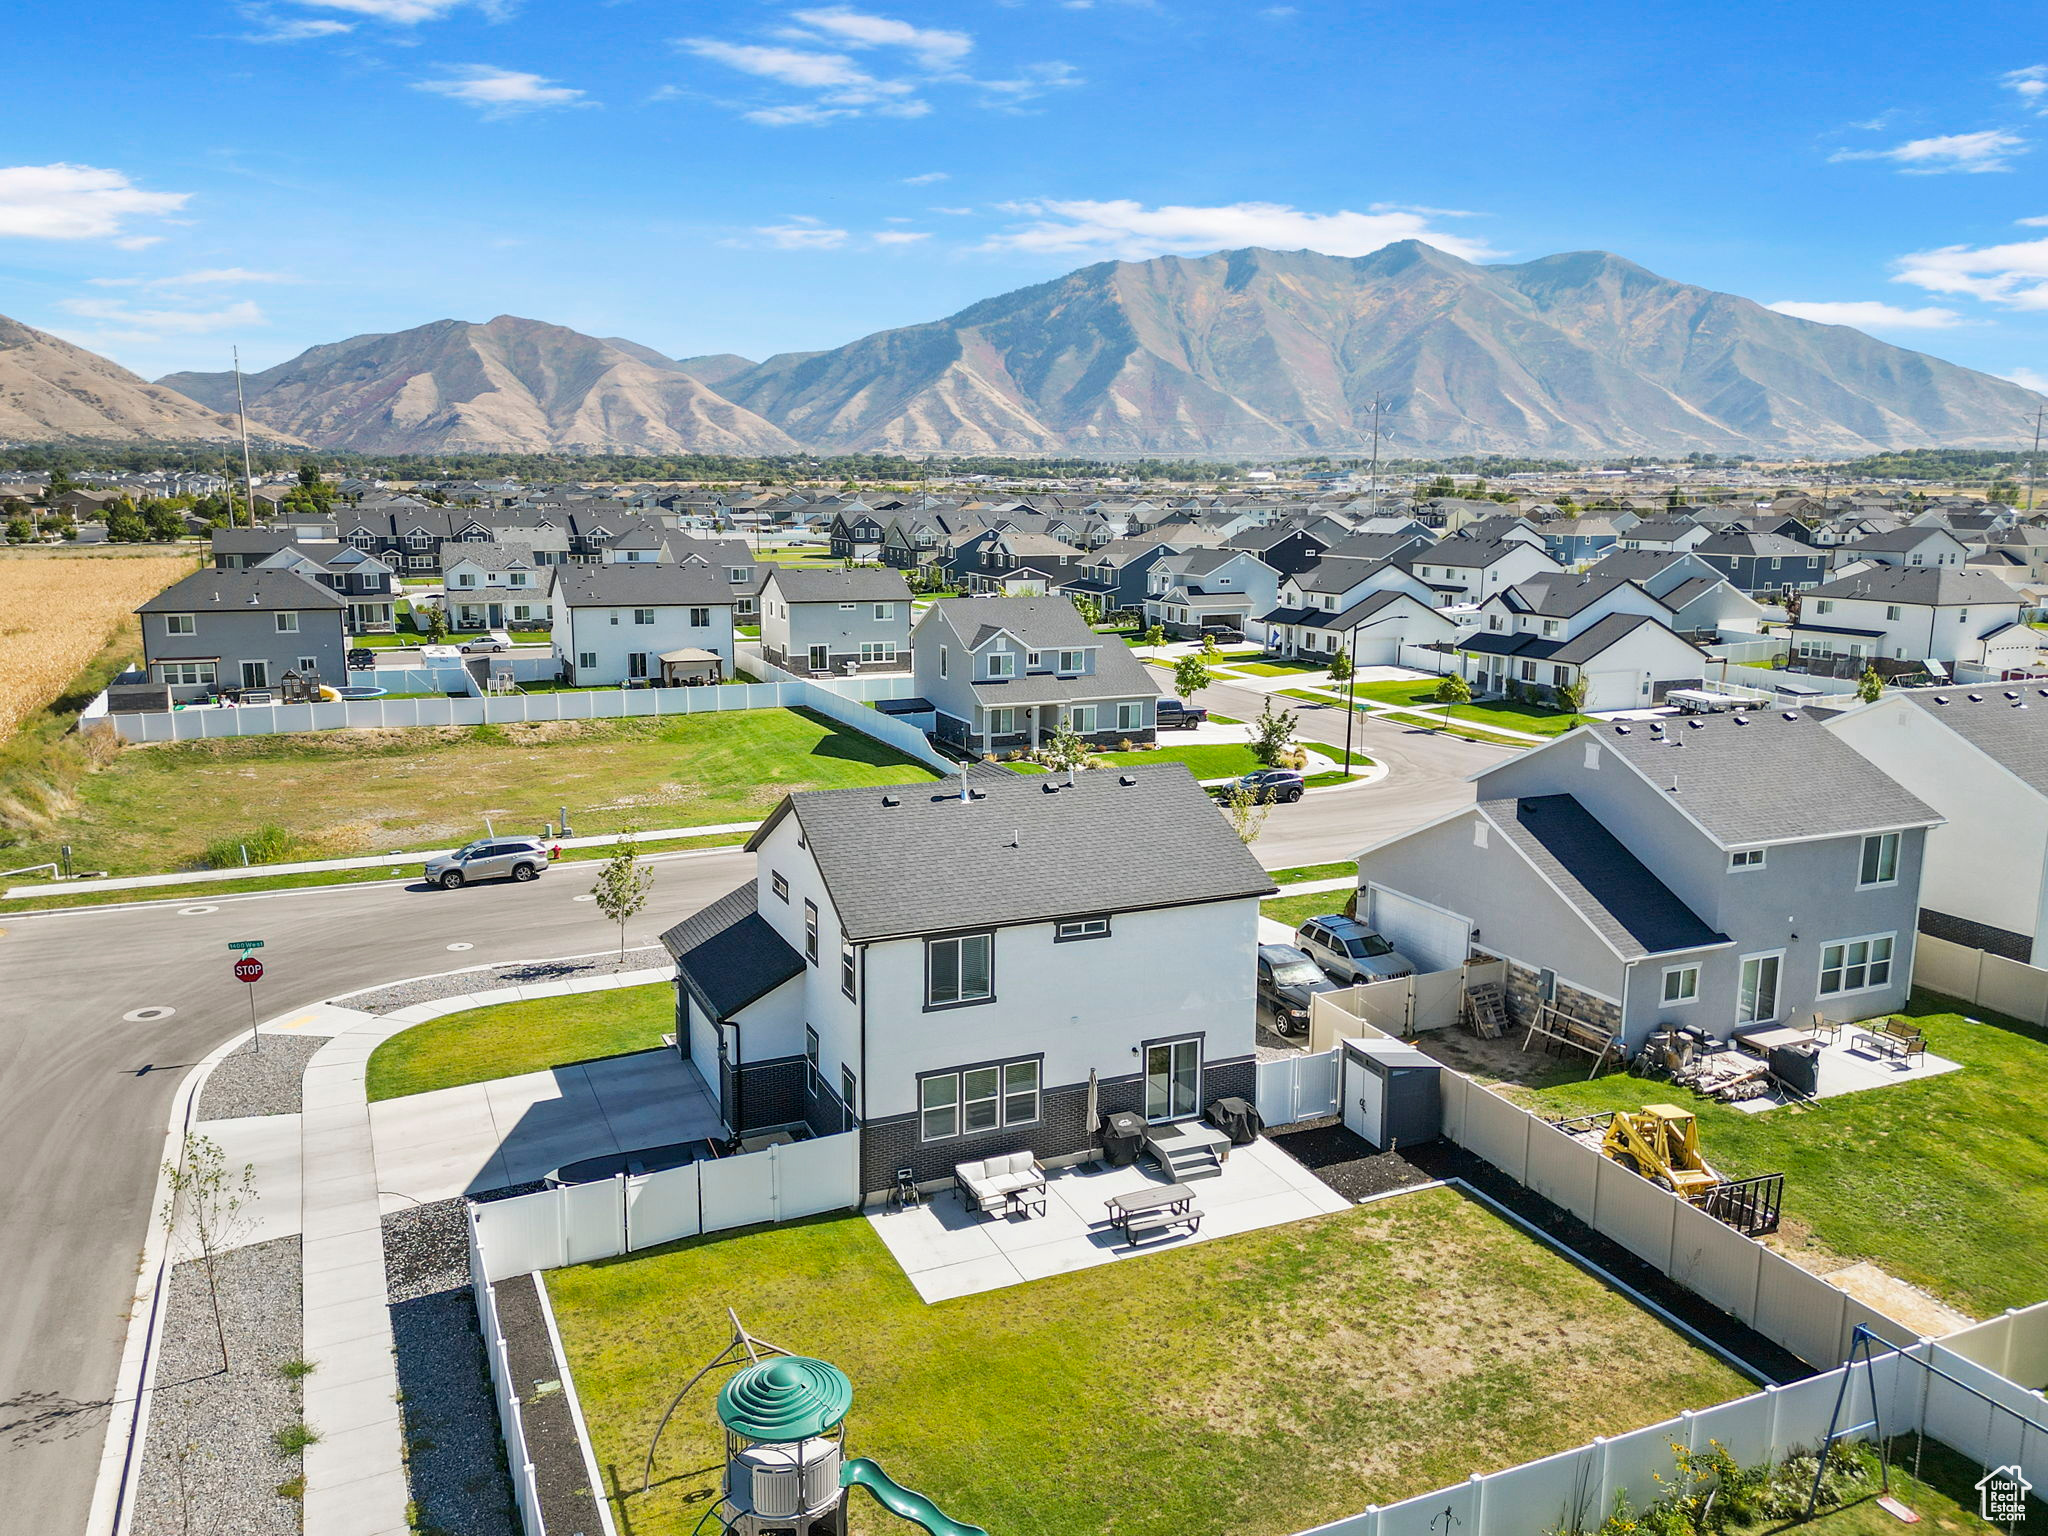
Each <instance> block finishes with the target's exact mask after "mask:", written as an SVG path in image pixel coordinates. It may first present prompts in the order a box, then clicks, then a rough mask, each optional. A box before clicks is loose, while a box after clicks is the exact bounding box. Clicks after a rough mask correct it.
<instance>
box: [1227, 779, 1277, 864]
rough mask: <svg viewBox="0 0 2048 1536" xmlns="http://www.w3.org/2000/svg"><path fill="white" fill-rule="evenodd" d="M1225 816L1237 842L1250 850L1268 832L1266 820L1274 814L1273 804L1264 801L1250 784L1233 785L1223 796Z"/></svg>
mask: <svg viewBox="0 0 2048 1536" xmlns="http://www.w3.org/2000/svg"><path fill="white" fill-rule="evenodd" d="M1223 814H1224V816H1225V817H1227V818H1228V819H1229V822H1230V830H1231V831H1233V832H1235V833H1236V834H1237V840H1238V841H1239V842H1241V843H1243V844H1244V845H1245V846H1246V847H1247V848H1249V847H1250V846H1251V845H1252V844H1253V843H1255V842H1257V841H1258V839H1259V834H1260V833H1261V832H1263V831H1265V830H1266V818H1267V817H1268V816H1270V815H1272V814H1273V802H1272V801H1270V800H1266V799H1262V798H1261V797H1260V796H1259V794H1258V793H1257V791H1255V790H1254V789H1253V788H1252V787H1251V786H1250V785H1249V784H1233V785H1231V786H1230V789H1229V791H1228V792H1227V793H1225V795H1224V796H1223Z"/></svg>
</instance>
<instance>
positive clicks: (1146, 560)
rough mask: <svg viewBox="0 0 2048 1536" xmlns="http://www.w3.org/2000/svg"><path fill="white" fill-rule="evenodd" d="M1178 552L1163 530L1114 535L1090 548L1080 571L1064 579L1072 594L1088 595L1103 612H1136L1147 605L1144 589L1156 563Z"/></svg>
mask: <svg viewBox="0 0 2048 1536" xmlns="http://www.w3.org/2000/svg"><path fill="white" fill-rule="evenodd" d="M1175 553H1178V550H1177V547H1176V546H1175V545H1174V543H1173V542H1172V541H1171V540H1169V539H1168V538H1166V537H1165V536H1164V535H1163V534H1157V533H1141V534H1136V535H1134V536H1132V537H1130V538H1127V539H1114V540H1111V541H1110V542H1109V543H1107V544H1105V545H1103V546H1102V547H1101V548H1100V549H1095V550H1090V551H1089V553H1088V559H1087V561H1086V563H1085V564H1083V565H1082V566H1081V567H1080V571H1079V574H1077V575H1076V576H1074V577H1073V578H1072V579H1071V580H1069V581H1066V582H1064V583H1062V585H1061V586H1060V591H1061V592H1062V593H1064V594H1065V595H1066V596H1068V597H1070V598H1075V597H1085V598H1088V599H1089V600H1090V601H1091V602H1093V603H1094V604H1095V605H1096V606H1097V607H1098V608H1099V609H1100V610H1101V611H1102V612H1103V613H1105V614H1109V613H1136V612H1139V611H1141V610H1142V609H1143V608H1144V606H1145V591H1146V588H1147V586H1148V584H1149V574H1150V572H1151V570H1152V567H1153V566H1154V565H1157V564H1158V563H1159V561H1161V560H1162V559H1164V558H1165V557H1166V556H1168V555H1171V554H1175Z"/></svg>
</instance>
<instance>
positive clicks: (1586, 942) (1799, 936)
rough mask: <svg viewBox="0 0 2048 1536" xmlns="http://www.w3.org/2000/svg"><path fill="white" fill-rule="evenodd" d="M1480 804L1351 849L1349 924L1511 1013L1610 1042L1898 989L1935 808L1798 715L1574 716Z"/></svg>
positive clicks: (1749, 1022) (1863, 1006)
mask: <svg viewBox="0 0 2048 1536" xmlns="http://www.w3.org/2000/svg"><path fill="white" fill-rule="evenodd" d="M1477 784H1478V803H1477V804H1476V805H1472V806H1467V807H1464V808H1463V809H1460V810H1457V811H1454V812H1452V813H1451V814H1449V815H1448V816H1445V817H1442V818H1440V819H1439V820H1437V821H1435V822H1432V823H1430V824H1429V825H1427V826H1424V827H1421V828H1418V829H1417V830H1415V831H1412V832H1408V833H1404V834H1402V835H1400V836H1397V837H1394V838H1390V839H1388V840H1386V841H1385V842H1381V843H1378V844H1375V845H1373V846H1371V847H1369V848H1367V849H1365V850H1364V851H1363V852H1361V853H1360V854H1359V856H1358V865H1359V885H1360V896H1359V908H1358V910H1359V915H1360V916H1361V917H1362V918H1363V919H1364V920H1365V921H1367V922H1368V923H1370V924H1371V925H1372V926H1373V927H1374V928H1376V929H1377V930H1379V931H1380V932H1381V933H1383V934H1384V935H1385V936H1386V937H1387V938H1388V939H1389V940H1391V941H1392V942H1393V944H1394V945H1395V946H1396V947H1397V948H1398V949H1400V950H1401V951H1402V952H1403V953H1405V954H1407V955H1409V956H1410V958H1412V959H1413V960H1414V961H1415V962H1416V964H1417V965H1418V967H1421V968H1423V969H1438V968H1448V967H1451V966H1455V965H1458V964H1460V963H1462V962H1463V961H1464V960H1465V959H1466V958H1467V957H1468V956H1470V957H1483V958H1487V959H1505V960H1506V961H1507V962H1508V988H1507V991H1508V996H1509V1004H1510V1007H1511V1009H1512V1011H1513V1012H1514V1014H1515V1016H1516V1018H1517V1019H1518V1020H1519V1021H1522V1022H1526V1021H1527V1020H1528V1019H1529V1018H1530V1017H1531V1016H1532V1015H1533V1014H1534V1013H1535V1011H1536V1010H1537V1009H1538V1008H1539V1007H1541V1006H1543V1005H1545V1004H1548V1005H1551V1006H1553V1007H1555V1008H1556V1009H1558V1010H1560V1011H1562V1012H1563V1013H1565V1014H1568V1015H1570V1016H1571V1017H1573V1018H1576V1019H1580V1020H1584V1021H1586V1022H1589V1023H1592V1024H1594V1025H1596V1026H1599V1027H1601V1028H1604V1029H1607V1030H1609V1031H1612V1032H1615V1033H1618V1034H1620V1035H1621V1036H1622V1037H1623V1039H1624V1040H1625V1042H1626V1045H1627V1048H1628V1050H1629V1051H1630V1052H1631V1053H1632V1052H1633V1051H1634V1050H1635V1049H1636V1048H1637V1047H1639V1046H1640V1045H1641V1044H1642V1042H1643V1039H1644V1037H1645V1036H1647V1035H1648V1034H1649V1033H1650V1032H1651V1031H1653V1030H1656V1029H1660V1028H1665V1027H1669V1026H1677V1025H1695V1026H1697V1027H1699V1028H1701V1029H1703V1030H1706V1031H1709V1032H1711V1033H1713V1034H1717V1035H1726V1034H1728V1033H1729V1032H1730V1031H1732V1030H1736V1029H1740V1028H1744V1027H1748V1026H1753V1025H1761V1024H1768V1023H1771V1022H1774V1021H1777V1022H1791V1021H1794V1020H1796V1021H1799V1022H1801V1023H1803V1022H1805V1021H1806V1020H1807V1019H1809V1018H1810V1017H1811V1016H1812V1015H1814V1014H1816V1013H1818V1014H1820V1015H1821V1016H1822V1017H1824V1018H1828V1019H1834V1020H1842V1021H1847V1020H1855V1019H1864V1018H1870V1017H1872V1016H1874V1015H1878V1014H1883V1013H1886V1012H1890V1011H1892V1010H1895V1009H1897V1008H1899V1007H1901V1006H1902V1005H1903V1004H1904V1002H1905V999H1906V994H1907V991H1908V989H1909V987H1910V984H1911V976H1912V970H1913V943H1914V934H1915V926H1916V920H1917V917H1918V912H1919V905H1920V880H1921V869H1922V857H1923V853H1924V850H1925V845H1926V839H1927V835H1928V832H1929V829H1931V828H1933V827H1936V826H1939V825H1940V823H1941V817H1940V815H1939V814H1938V813H1937V812H1935V811H1934V810H1933V809H1931V808H1930V807H1929V806H1928V805H1927V804H1925V803H1924V802H1923V801H1921V800H1920V799H1919V798H1917V797H1916V796H1914V795H1913V794H1912V793H1910V792H1909V791H1908V790H1907V789H1906V788H1904V787H1903V786H1902V785H1901V784H1899V782H1898V781H1897V780H1895V779H1893V778H1892V777H1891V776H1890V775H1888V774H1886V773H1885V772H1884V771H1883V770H1882V769H1880V768H1878V767H1877V766H1876V765H1875V764H1873V763H1872V762H1871V761H1870V760H1869V759H1868V758H1866V757H1864V756H1862V755H1861V754H1860V753H1858V752H1857V751H1856V750H1855V749H1854V748H1852V747H1850V746H1849V745H1848V744H1847V743H1845V742H1843V741H1842V740H1840V739H1839V738H1838V737H1837V736H1836V735H1834V734H1833V733H1832V732H1831V731H1830V730H1829V729H1828V727H1827V726H1826V725H1824V724H1822V723H1821V722H1820V721H1819V720H1818V719H1816V718H1814V717H1812V716H1809V715H1806V714H1803V713H1799V712H1793V711H1787V712H1784V713H1782V714H1781V713H1776V712H1770V711H1765V712H1759V713H1755V714H1749V715H1737V716H1714V717H1709V718H1704V719H1703V718H1700V717H1692V718H1688V719H1682V720H1680V719H1674V720H1669V721H1641V720H1636V721H1620V722H1614V723H1603V724H1600V725H1595V726H1582V727H1580V728H1579V729H1577V730H1575V731H1572V732H1570V733H1568V734H1566V735H1564V736H1560V737H1559V738H1557V739H1556V740H1555V741H1553V742H1551V743H1549V744H1547V745H1545V746H1542V747H1538V748H1536V749H1534V750H1532V751H1529V752H1526V753H1523V754H1522V755H1520V756H1519V757H1516V758H1513V759H1510V760H1508V761H1506V762H1503V763H1501V764H1499V765H1498V766H1497V767H1493V768H1489V769H1487V770H1485V771H1484V772H1482V773H1481V774H1479V775H1478V777H1477Z"/></svg>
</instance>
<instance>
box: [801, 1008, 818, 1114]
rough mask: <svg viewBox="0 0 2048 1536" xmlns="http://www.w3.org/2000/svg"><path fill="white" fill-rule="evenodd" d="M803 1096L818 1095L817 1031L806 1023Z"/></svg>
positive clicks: (811, 1096)
mask: <svg viewBox="0 0 2048 1536" xmlns="http://www.w3.org/2000/svg"><path fill="white" fill-rule="evenodd" d="M804 1096H805V1097H806V1098H811V1099H815V1098H816V1097H817V1096H818V1032H817V1031H816V1030H815V1029H813V1028H811V1026H810V1025H808V1024H806V1025H805V1026H804Z"/></svg>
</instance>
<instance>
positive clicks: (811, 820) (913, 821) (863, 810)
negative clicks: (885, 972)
mask: <svg viewBox="0 0 2048 1536" xmlns="http://www.w3.org/2000/svg"><path fill="white" fill-rule="evenodd" d="M969 782H970V784H971V785H972V786H973V789H974V796H975V797H974V798H973V799H972V800H969V801H962V800H961V799H960V781H959V780H958V779H953V780H949V781H946V782H943V783H939V784H933V783H930V782H925V783H920V784H906V785H902V786H899V787H897V788H893V789H828V790H813V791H810V792H808V793H804V794H797V795H791V796H789V797H788V798H787V799H785V800H784V801H783V802H782V804H781V805H779V806H777V807H776V809H775V811H774V813H773V814H771V815H770V816H769V818H768V819H767V820H766V821H764V822H763V823H762V824H761V826H760V828H759V829H758V830H756V832H755V833H754V835H753V837H752V838H751V839H750V840H749V841H748V843H747V846H748V848H750V849H751V848H757V847H759V846H760V844H761V841H762V840H763V839H764V838H765V837H766V836H767V835H768V833H769V831H770V830H771V829H772V828H773V827H774V826H775V825H776V824H777V823H778V822H780V821H781V819H782V818H783V817H784V816H785V815H794V816H795V817H796V818H797V821H798V823H799V824H800V825H801V826H802V828H803V833H804V840H805V842H806V844H807V845H808V846H809V848H810V852H811V857H812V858H814V859H815V860H816V861H817V864H818V868H819V871H820V872H821V873H822V874H823V876H824V880H825V888H826V890H827V891H828V892H829V893H830V895H831V898H832V905H833V907H834V908H835V909H836V910H837V911H838V913H839V920H840V924H841V926H842V927H843V928H844V929H845V931H846V934H847V937H849V938H851V939H854V940H856V941H864V940H869V939H882V938H891V937H895V936H899V935H904V934H914V933H934V932H940V931H943V930H946V929H955V928H969V927H977V926H981V925H990V926H995V925H1000V924H1013V923H1032V922H1044V921H1047V920H1049V919H1051V918H1056V917H1070V916H1078V915H1084V914H1088V913H1101V912H1128V911H1133V910H1136V909H1140V908H1145V907H1176V906H1186V905H1189V904H1191V903H1195V902H1204V901H1220V900H1226V899H1231V898H1238V897H1250V896H1266V895H1270V894H1271V893H1272V892H1273V891H1274V889H1275V886H1274V884H1273V881H1272V879H1271V878H1270V877H1269V876H1268V875H1267V874H1266V872H1265V870H1264V869H1262V868H1260V867H1259V863H1258V860H1256V859H1254V858H1253V857H1252V856H1251V854H1250V852H1248V851H1247V850H1246V848H1245V846H1244V844H1243V843H1241V842H1240V841H1239V840H1238V837H1237V834H1236V833H1235V832H1233V831H1232V830H1231V828H1230V823H1229V822H1227V821H1226V820H1224V818H1223V815H1222V813H1221V812H1219V811H1218V810H1217V809H1216V806H1215V804H1214V802H1212V801H1211V800H1210V799H1209V797H1208V795H1207V794H1205V793H1204V792H1203V791H1202V789H1201V787H1200V786H1199V785H1197V784H1196V783H1195V780H1194V776H1193V775H1192V774H1190V773H1189V772H1188V770H1187V769H1186V768H1185V767H1183V766H1182V765H1181V764H1179V763H1161V764H1159V765H1157V766H1150V765H1148V766H1146V767H1142V768H1121V769H1117V768H1101V769H1095V770H1092V771H1084V772H1081V773H1077V774H1075V775H1074V782H1073V783H1072V784H1071V785H1069V784H1067V783H1066V780H1065V776H1064V775H1053V774H1034V775H1025V774H1016V773H1013V774H1009V775H1008V776H1007V779H1006V780H1005V779H999V778H997V777H995V776H993V775H980V776H975V777H973V778H971V779H970V780H969ZM891 800H893V801H895V802H896V803H895V804H893V805H892V804H889V803H888V802H889V801H891Z"/></svg>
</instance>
